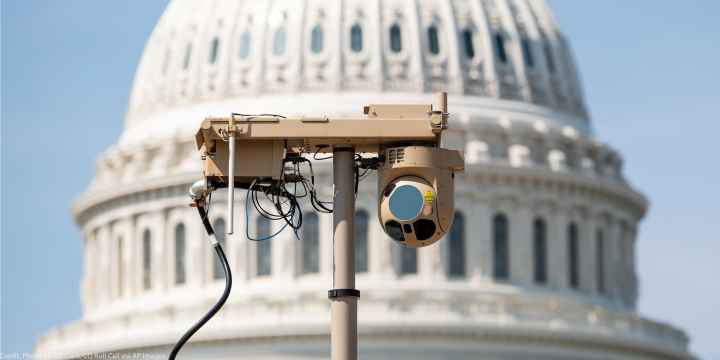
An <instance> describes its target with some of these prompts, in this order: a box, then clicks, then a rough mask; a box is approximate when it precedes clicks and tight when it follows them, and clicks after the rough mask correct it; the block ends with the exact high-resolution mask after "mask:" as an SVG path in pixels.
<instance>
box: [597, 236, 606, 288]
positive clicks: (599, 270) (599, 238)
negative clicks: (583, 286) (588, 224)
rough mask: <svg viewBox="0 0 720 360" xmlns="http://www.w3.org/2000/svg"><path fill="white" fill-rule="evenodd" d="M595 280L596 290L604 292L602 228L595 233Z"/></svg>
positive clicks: (603, 242)
mask: <svg viewBox="0 0 720 360" xmlns="http://www.w3.org/2000/svg"><path fill="white" fill-rule="evenodd" d="M595 282H596V283H597V291H598V293H600V294H604V293H605V234H604V233H603V230H602V229H597V231H596V233H595Z"/></svg>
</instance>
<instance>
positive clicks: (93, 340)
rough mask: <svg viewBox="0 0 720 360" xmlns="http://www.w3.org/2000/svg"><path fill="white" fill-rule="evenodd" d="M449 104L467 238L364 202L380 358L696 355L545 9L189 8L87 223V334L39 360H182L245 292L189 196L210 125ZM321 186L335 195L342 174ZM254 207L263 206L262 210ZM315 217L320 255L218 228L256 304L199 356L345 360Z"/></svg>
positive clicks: (322, 2) (287, 4) (507, 4)
mask: <svg viewBox="0 0 720 360" xmlns="http://www.w3.org/2000/svg"><path fill="white" fill-rule="evenodd" d="M436 91H447V92H448V93H449V109H450V112H451V119H450V130H448V131H447V133H446V136H444V140H443V141H444V142H445V146H446V147H450V148H454V149H458V150H462V151H463V152H464V154H465V160H466V171H465V173H464V174H462V175H459V176H458V177H457V178H456V206H457V213H456V220H455V223H454V225H453V228H452V230H451V232H450V234H449V235H448V236H447V238H446V239H444V240H443V241H440V242H438V243H436V244H435V245H433V246H430V247H428V248H423V249H420V250H414V249H405V248H401V247H399V246H396V245H395V244H393V243H392V241H391V240H389V239H388V238H387V236H386V235H385V233H384V232H383V231H382V229H381V227H380V224H379V223H377V221H375V219H376V218H377V213H376V207H377V206H376V197H375V195H374V194H375V192H376V189H375V186H376V185H375V180H374V178H372V177H371V178H369V179H368V180H366V181H364V182H362V183H361V184H360V193H359V195H358V199H357V207H358V215H357V224H356V227H357V229H356V230H357V231H356V246H357V249H356V251H357V252H358V254H359V255H358V263H357V264H356V268H357V270H358V276H357V287H358V288H359V289H360V290H361V291H362V298H361V299H360V302H359V316H358V319H359V336H360V338H359V348H360V358H363V359H391V358H392V359H471V358H472V359H477V358H492V359H579V358H582V359H607V358H612V359H686V358H691V356H690V355H689V353H688V339H687V337H686V335H685V334H684V333H683V332H682V331H681V330H678V329H675V328H673V327H672V326H670V325H667V324H662V323H659V322H655V321H653V320H650V319H645V318H643V317H642V316H640V315H639V314H638V313H637V310H636V303H637V296H638V279H637V275H636V263H635V258H636V256H635V248H636V245H635V239H636V234H637V231H638V226H639V223H640V221H641V220H642V218H643V216H644V214H645V212H646V210H647V206H648V204H647V200H646V199H645V197H644V196H643V195H642V194H640V193H639V192H638V191H637V190H635V189H634V188H633V187H632V186H631V185H630V184H628V183H627V181H626V180H625V179H624V177H623V173H622V171H623V170H622V163H623V161H622V157H621V155H620V154H619V153H618V152H617V151H615V150H614V149H612V147H610V146H609V145H607V144H605V143H603V142H602V141H600V140H599V139H597V138H596V137H595V135H594V134H593V131H592V127H591V123H590V118H589V115H588V112H587V110H586V106H585V102H584V98H583V94H582V86H581V84H580V80H579V75H578V71H577V69H576V67H575V64H574V61H573V58H572V54H571V51H570V49H569V44H568V43H567V41H566V40H565V37H564V36H563V35H562V33H561V32H560V30H559V29H558V27H557V24H556V22H555V20H554V18H553V16H552V14H551V12H550V10H549V9H548V7H547V5H546V4H545V2H544V1H542V0H434V1H432V0H422V1H421V0H371V1H368V0H364V1H361V0H337V1H327V0H305V1H300V0H274V1H259V0H255V1H252V0H241V1H238V0H212V1H192V0H171V1H170V3H169V4H168V6H167V9H166V11H165V13H164V14H163V15H162V17H161V18H160V20H159V22H158V24H157V26H156V28H155V30H154V31H153V33H152V35H151V36H150V39H149V40H148V43H147V46H146V48H145V52H144V54H143V56H142V59H141V61H140V65H139V66H138V70H137V74H136V78H135V83H134V87H133V90H132V94H131V96H130V103H129V107H128V112H127V115H126V119H125V128H124V131H123V134H122V135H121V137H120V139H119V140H118V141H117V143H116V144H114V145H112V146H110V147H109V148H108V150H107V151H106V152H104V153H103V154H101V155H100V156H99V157H98V161H97V171H96V176H95V178H94V179H93V181H92V183H91V185H90V186H89V188H88V190H87V191H86V192H85V193H84V194H83V195H82V196H80V197H79V199H78V200H77V201H76V202H75V204H74V206H73V212H74V216H75V219H76V221H77V223H78V224H79V226H80V227H81V228H82V231H83V236H84V241H85V243H84V245H85V247H84V249H85V254H84V259H85V260H84V261H85V264H84V277H83V282H82V303H83V318H82V319H81V320H78V321H77V322H74V323H72V324H69V325H67V326H64V327H60V328H56V329H53V330H51V331H50V332H49V333H48V334H47V335H46V336H44V337H43V338H41V339H40V340H39V342H38V346H37V349H36V351H37V353H38V354H51V356H56V357H60V358H78V357H82V356H83V355H87V354H104V353H116V354H134V353H138V352H150V353H163V352H167V351H169V349H170V347H171V346H172V344H173V343H174V342H175V341H176V340H177V338H178V337H179V336H180V335H181V334H182V333H183V331H184V330H185V329H186V328H187V327H188V326H189V325H190V324H191V323H193V322H194V320H196V319H197V318H198V317H199V316H200V315H202V314H203V313H204V311H205V310H206V309H207V308H208V307H209V306H210V304H212V302H213V301H214V300H215V299H216V298H217V296H218V295H219V293H220V292H221V289H222V286H223V283H222V281H221V277H220V276H218V275H220V274H219V273H218V271H217V268H216V266H217V265H216V263H215V262H214V258H213V254H212V252H211V248H210V245H209V243H208V241H207V239H206V236H205V235H204V233H203V229H202V227H201V225H200V223H199V221H198V219H197V215H196V213H195V212H194V211H193V209H191V208H189V207H188V202H189V200H188V198H187V195H186V193H187V189H188V187H189V185H190V184H191V183H192V182H193V181H195V180H197V179H198V178H199V176H200V171H201V167H200V160H199V154H198V153H197V150H196V148H195V146H194V137H193V135H194V132H195V131H196V130H197V127H198V126H199V124H200V122H201V121H202V119H204V118H205V117H206V116H209V115H216V116H227V115H229V114H230V113H232V112H242V113H268V112H270V113H277V114H282V115H305V114H307V115H321V114H324V115H330V116H346V115H347V116H359V115H360V114H361V111H362V106H363V105H366V104H370V103H418V104H424V103H431V102H432V100H433V98H434V95H433V93H434V92H436ZM318 171H319V173H320V176H321V177H322V176H324V177H325V178H326V179H325V180H326V181H327V180H328V179H327V178H328V176H329V175H328V174H329V168H328V167H327V164H325V163H319V164H318ZM323 174H324V175H323ZM218 195H221V196H219V197H220V198H222V196H224V195H222V193H220V194H218ZM322 195H324V196H326V198H329V197H330V194H329V191H326V192H325V193H324V194H322ZM216 201H217V202H218V203H222V202H223V201H222V199H219V200H218V199H216ZM236 201H237V203H238V209H239V210H242V209H243V208H244V207H243V201H244V194H243V195H241V196H238V198H237V199H236ZM305 210H306V215H307V216H306V220H305V221H304V227H303V229H302V230H301V232H302V240H301V241H298V240H295V239H294V236H293V235H292V234H290V233H288V232H286V233H283V234H281V235H280V236H278V237H277V238H275V239H273V240H271V241H268V242H261V243H255V242H250V241H247V240H246V239H245V229H246V227H251V228H252V229H253V230H252V231H261V232H270V231H272V230H275V229H278V228H279V226H280V225H281V224H275V223H269V222H266V221H263V220H262V218H260V217H258V215H257V214H255V213H248V214H243V213H242V212H241V214H240V215H239V216H238V217H237V218H236V219H225V218H223V214H221V212H220V211H217V210H215V211H213V212H212V214H211V217H212V219H213V222H214V224H215V226H216V227H224V226H225V224H226V223H227V221H234V222H235V225H236V228H237V229H238V230H237V231H236V234H235V235H232V236H229V237H227V238H225V239H221V240H222V241H223V242H224V243H225V248H226V252H227V253H228V254H229V259H230V263H231V267H232V269H233V274H234V275H235V276H234V278H235V286H234V289H233V293H232V296H231V298H230V300H229V302H228V304H227V305H226V307H225V308H224V309H223V311H222V312H221V314H220V315H219V316H218V317H217V318H215V319H213V320H212V321H211V322H210V323H209V324H208V326H207V327H206V328H204V329H203V330H202V331H201V332H199V333H198V335H197V336H196V338H194V339H193V342H192V343H191V346H190V347H188V348H187V349H186V350H184V352H183V354H184V355H182V356H186V357H187V358H203V359H230V358H238V357H241V358H242V357H247V356H249V357H251V358H253V359H319V358H327V357H328V354H329V308H330V303H329V301H328V300H327V297H326V295H327V290H328V289H329V288H330V287H331V271H332V260H331V247H332V237H331V236H332V231H331V225H332V219H331V217H329V216H327V215H324V214H317V215H314V213H313V212H312V211H311V209H305ZM246 217H247V219H249V221H246V220H245V219H246ZM252 231H251V232H252ZM218 232H220V231H218Z"/></svg>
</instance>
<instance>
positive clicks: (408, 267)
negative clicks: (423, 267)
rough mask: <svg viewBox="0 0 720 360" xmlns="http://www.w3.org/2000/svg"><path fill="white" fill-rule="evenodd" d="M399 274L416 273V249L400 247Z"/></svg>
mask: <svg viewBox="0 0 720 360" xmlns="http://www.w3.org/2000/svg"><path fill="white" fill-rule="evenodd" d="M400 274H401V275H408V274H417V249H415V248H408V247H404V246H401V247H400Z"/></svg>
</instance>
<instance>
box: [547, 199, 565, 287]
mask: <svg viewBox="0 0 720 360" xmlns="http://www.w3.org/2000/svg"><path fill="white" fill-rule="evenodd" d="M567 223H568V220H567V213H566V209H564V208H562V207H561V208H559V209H558V211H557V212H556V213H555V215H554V216H553V218H552V219H548V239H547V240H548V241H547V244H548V283H549V284H550V286H553V287H556V288H561V289H566V288H567V287H568V248H567V234H566V233H567Z"/></svg>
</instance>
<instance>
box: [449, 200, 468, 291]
mask: <svg viewBox="0 0 720 360" xmlns="http://www.w3.org/2000/svg"><path fill="white" fill-rule="evenodd" d="M449 240H450V241H449V242H448V258H447V261H448V264H447V270H448V277H450V278H461V277H465V274H466V270H465V215H463V213H461V212H459V211H457V212H455V220H454V221H453V224H452V227H451V228H450V239H449Z"/></svg>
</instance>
